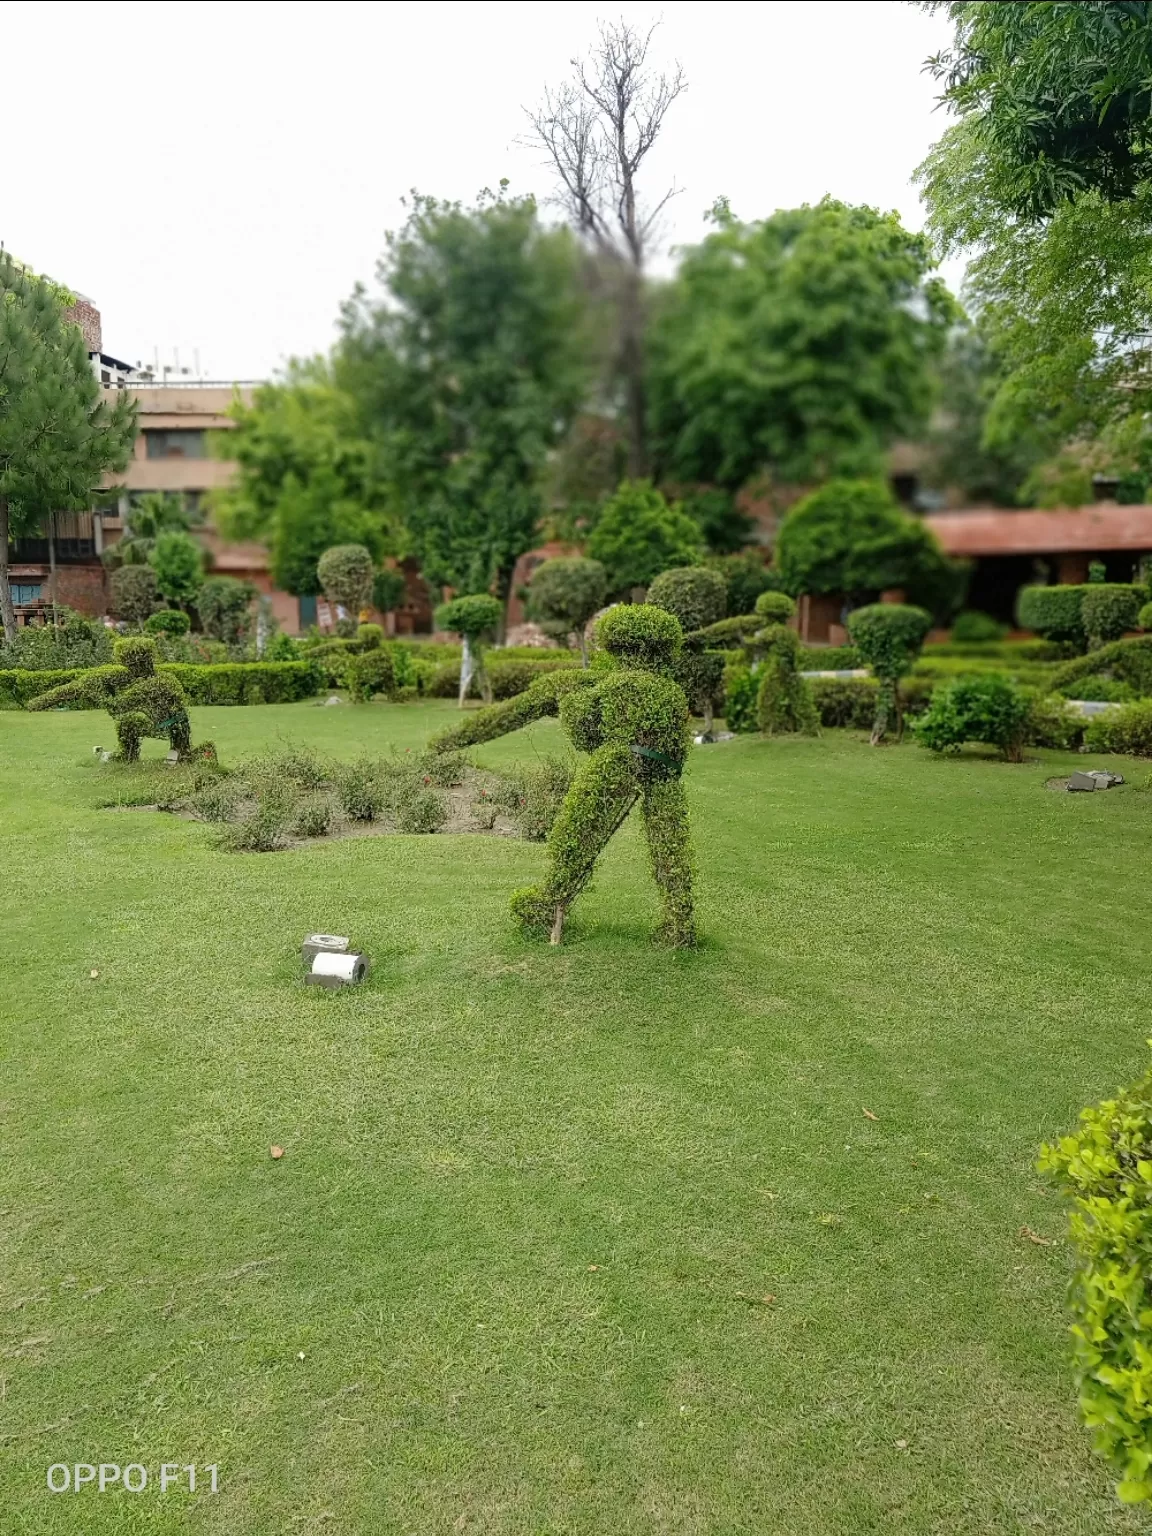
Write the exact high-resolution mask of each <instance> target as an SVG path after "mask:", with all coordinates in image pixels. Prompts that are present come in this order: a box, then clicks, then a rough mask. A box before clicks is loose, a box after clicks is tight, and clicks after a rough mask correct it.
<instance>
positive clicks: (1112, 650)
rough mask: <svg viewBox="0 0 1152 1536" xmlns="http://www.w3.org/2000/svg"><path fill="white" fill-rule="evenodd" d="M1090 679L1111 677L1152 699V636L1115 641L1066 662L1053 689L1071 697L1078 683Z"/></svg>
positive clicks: (1054, 673)
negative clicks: (1083, 679) (1072, 690)
mask: <svg viewBox="0 0 1152 1536" xmlns="http://www.w3.org/2000/svg"><path fill="white" fill-rule="evenodd" d="M1086 677H1110V678H1113V679H1115V680H1116V681H1117V682H1121V683H1128V684H1129V685H1130V686H1131V688H1132V689H1133V690H1134V691H1135V692H1136V693H1137V694H1139V695H1140V697H1141V698H1145V697H1148V696H1152V635H1138V636H1134V637H1133V638H1132V639H1131V640H1115V641H1113V643H1112V644H1111V645H1105V646H1102V647H1101V648H1100V649H1099V650H1097V651H1090V652H1089V653H1088V655H1087V656H1078V657H1076V658H1075V659H1074V660H1072V661H1067V662H1065V663H1064V664H1063V666H1060V667H1057V668H1056V670H1055V672H1053V674H1052V686H1053V688H1057V689H1059V691H1060V692H1061V693H1067V694H1070V693H1071V689H1072V688H1073V687H1074V686H1075V684H1076V683H1077V682H1078V681H1079V680H1080V679H1082V678H1086Z"/></svg>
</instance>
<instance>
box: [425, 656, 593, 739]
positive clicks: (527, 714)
mask: <svg viewBox="0 0 1152 1536" xmlns="http://www.w3.org/2000/svg"><path fill="white" fill-rule="evenodd" d="M598 681H599V677H598V675H597V674H596V673H595V672H585V671H584V670H583V669H582V668H581V669H579V670H577V669H576V668H574V667H573V668H566V669H565V670H563V671H560V672H550V673H549V674H548V676H547V677H541V678H537V680H536V681H535V682H534V683H533V684H532V685H531V687H529V688H526V689H525V690H524V692H523V693H518V694H517V695H516V697H515V698H513V699H505V700H503V701H502V702H501V703H499V704H492V705H489V707H488V708H487V709H478V710H477V711H476V713H475V714H472V715H469V716H468V718H467V719H466V720H462V721H461V722H460V724H459V725H457V726H453V727H452V729H451V730H447V731H441V732H440V734H439V735H437V736H433V738H432V740H431V741H430V742H429V743H428V745H429V746H430V747H431V749H432V751H433V752H456V751H458V750H459V749H460V748H461V747H475V746H478V745H479V744H480V743H481V742H483V741H494V740H495V739H496V737H497V736H507V735H509V734H510V733H511V732H512V731H519V730H522V729H523V728H524V726H526V725H531V723H532V722H533V720H541V719H543V718H544V716H545V715H557V714H559V713H560V700H561V699H562V698H563V697H564V696H565V694H569V693H572V692H574V691H575V690H576V689H578V688H590V687H592V686H593V685H594V684H595V683H597V682H598Z"/></svg>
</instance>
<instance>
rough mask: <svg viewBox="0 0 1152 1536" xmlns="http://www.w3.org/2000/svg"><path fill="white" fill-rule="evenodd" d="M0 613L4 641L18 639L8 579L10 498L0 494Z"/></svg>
mask: <svg viewBox="0 0 1152 1536" xmlns="http://www.w3.org/2000/svg"><path fill="white" fill-rule="evenodd" d="M0 613H3V616H4V641H5V644H7V645H13V644H15V641H16V610H15V608H14V607H13V606H12V584H11V582H10V581H9V580H8V498H7V497H6V496H0Z"/></svg>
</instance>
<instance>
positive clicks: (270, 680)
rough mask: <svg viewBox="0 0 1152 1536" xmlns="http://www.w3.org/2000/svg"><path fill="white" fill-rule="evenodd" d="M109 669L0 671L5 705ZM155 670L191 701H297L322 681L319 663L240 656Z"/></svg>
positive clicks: (18, 704)
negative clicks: (180, 688) (249, 658)
mask: <svg viewBox="0 0 1152 1536" xmlns="http://www.w3.org/2000/svg"><path fill="white" fill-rule="evenodd" d="M109 670H119V669H118V668H112V669H110V668H107V667H73V668H70V669H69V670H68V671H60V672H23V671H9V672H0V708H3V709H23V708H24V706H25V705H26V704H27V703H28V702H29V700H31V699H34V698H37V697H38V696H39V695H40V694H42V693H47V692H48V691H49V689H51V688H58V687H60V686H61V685H62V684H64V683H71V682H74V681H75V680H76V679H78V678H80V677H84V676H89V677H92V678H96V677H99V676H100V675H101V674H102V673H104V672H107V671H109ZM156 670H157V672H159V673H165V672H166V673H168V674H169V675H170V676H171V677H172V678H173V679H174V680H175V681H176V682H178V683H179V684H180V685H181V687H182V688H183V689H184V692H185V694H186V695H187V697H188V702H189V703H190V704H292V703H295V702H296V700H298V699H308V698H311V697H312V695H313V694H315V693H318V692H319V690H320V688H321V687H322V685H323V677H322V675H321V673H320V670H319V668H318V667H316V666H314V665H313V663H312V662H310V661H236V662H220V663H214V664H212V665H211V666H196V665H194V664H192V663H190V662H162V663H161V664H160V666H158V667H157V669H156ZM71 707H83V706H71ZM92 707H96V706H92ZM99 707H103V706H102V705H100V706H99Z"/></svg>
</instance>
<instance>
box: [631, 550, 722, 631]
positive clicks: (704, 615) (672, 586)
mask: <svg viewBox="0 0 1152 1536" xmlns="http://www.w3.org/2000/svg"><path fill="white" fill-rule="evenodd" d="M648 601H649V603H650V604H652V605H653V606H654V607H656V608H663V609H664V610H665V611H666V612H668V613H671V614H674V615H675V617H676V618H677V619H679V621H680V626H681V628H682V629H684V630H689V629H704V628H706V627H707V626H708V625H709V624H718V623H719V622H720V620H721V619H722V618H723V617H724V610H725V606H726V604H727V601H728V587H727V583H726V582H725V580H724V578H723V576H721V574H720V572H719V571H710V570H708V568H707V567H706V566H703V565H682V566H677V567H676V568H675V569H673V570H671V571H661V572H660V575H659V576H657V578H656V580H655V581H654V582H653V583H652V585H651V586H650V587H649V588H648Z"/></svg>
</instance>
